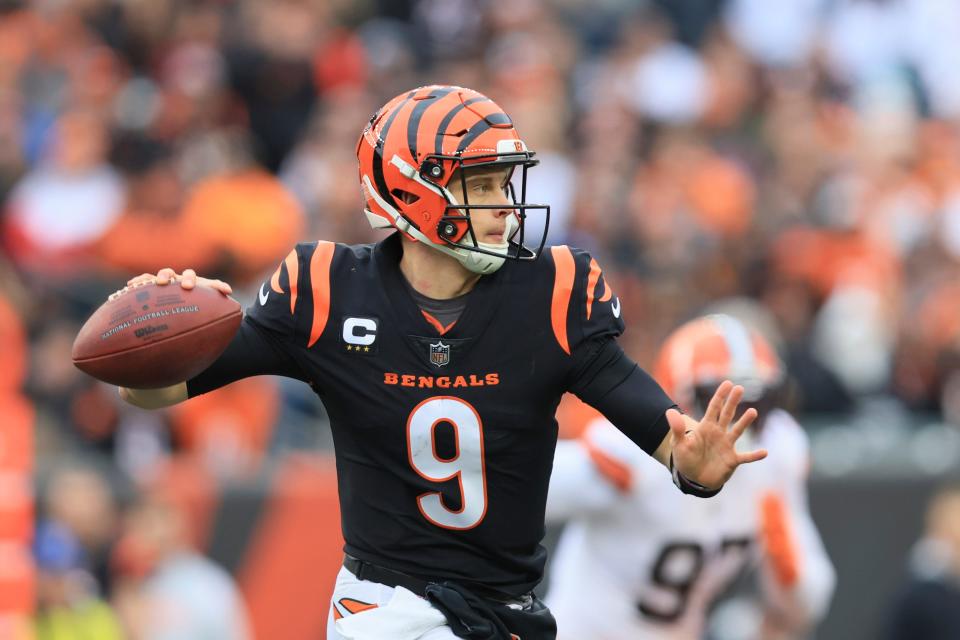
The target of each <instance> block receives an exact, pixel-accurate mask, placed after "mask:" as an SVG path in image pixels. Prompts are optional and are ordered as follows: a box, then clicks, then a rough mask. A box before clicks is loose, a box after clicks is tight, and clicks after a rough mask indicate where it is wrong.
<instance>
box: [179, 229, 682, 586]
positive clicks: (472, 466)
mask: <svg viewBox="0 0 960 640" xmlns="http://www.w3.org/2000/svg"><path fill="white" fill-rule="evenodd" d="M401 253H402V247H401V243H400V240H399V236H398V235H396V234H395V235H394V236H391V237H390V238H388V239H386V240H384V241H382V242H380V243H378V244H376V245H361V246H347V245H340V244H333V243H328V242H319V243H309V244H301V245H298V246H297V247H296V249H295V250H294V251H292V252H291V253H290V255H289V256H287V258H286V260H284V262H283V263H282V264H281V265H280V267H279V268H278V269H277V272H276V273H275V274H274V275H273V277H271V278H270V279H268V281H267V282H265V283H264V284H263V286H262V287H261V288H260V291H259V300H258V301H257V302H256V303H255V304H254V305H253V306H252V307H251V308H250V309H249V311H248V313H247V315H246V317H245V319H244V324H243V327H242V329H241V332H240V334H239V335H238V338H237V339H236V340H235V344H233V345H231V347H230V348H229V349H228V352H227V354H225V355H224V356H223V358H222V360H224V362H229V361H231V359H232V361H233V362H234V363H235V362H236V358H237V356H238V354H239V355H240V356H243V357H247V358H249V357H253V356H252V355H251V354H252V353H254V352H256V349H254V348H253V347H252V346H250V345H252V344H253V343H266V344H268V345H269V353H268V354H267V355H263V356H258V357H263V358H265V359H267V360H271V361H272V364H271V365H270V366H268V367H266V368H265V367H264V366H258V365H252V366H251V367H250V368H248V369H244V368H243V367H240V369H241V370H239V371H233V372H232V374H231V375H230V377H231V378H233V379H235V378H236V377H240V376H243V375H249V374H251V373H264V372H271V373H279V374H283V375H289V376H292V377H296V378H299V379H301V380H305V381H307V382H309V383H310V384H311V385H312V387H313V388H314V390H315V391H316V392H317V394H318V395H319V396H320V398H321V399H322V400H323V403H324V405H325V407H326V409H327V412H328V415H329V417H330V423H331V428H332V430H333V440H334V446H335V450H336V463H337V476H338V488H339V493H340V504H341V518H342V528H343V537H344V540H345V541H346V547H345V551H346V552H347V553H349V554H350V555H352V556H355V557H357V558H360V559H361V560H366V561H368V562H371V563H375V564H378V565H382V566H385V567H389V568H391V569H394V570H397V571H402V572H405V573H409V574H413V575H415V576H422V577H426V578H441V579H448V580H454V581H457V582H461V583H464V584H465V585H468V586H469V585H478V586H481V587H483V588H486V589H493V590H496V591H499V592H502V593H506V594H511V595H517V594H520V593H523V592H526V591H529V590H530V589H531V588H532V587H533V586H535V585H536V584H537V583H538V582H539V580H540V579H541V577H542V573H543V567H544V563H545V556H546V553H545V550H544V549H543V547H542V546H541V545H540V540H541V538H542V537H543V534H544V510H545V504H546V497H547V487H548V484H549V476H550V471H551V468H552V463H553V454H554V448H555V445H556V439H557V424H556V421H555V419H554V414H555V411H556V408H557V404H558V403H559V401H560V397H561V395H562V394H563V393H564V392H565V391H567V390H570V389H571V388H575V387H576V385H577V384H578V383H579V382H582V380H581V379H582V378H583V376H586V375H596V372H595V371H594V369H595V368H596V367H594V368H591V366H590V365H591V360H592V359H594V357H595V355H596V354H597V353H598V351H599V350H598V347H597V345H602V344H604V343H607V342H610V341H611V340H612V339H613V338H615V337H616V336H617V335H619V334H620V333H621V332H622V331H623V328H624V327H623V323H622V321H621V318H620V302H619V299H618V298H616V297H615V296H614V295H612V292H611V291H610V289H609V287H608V285H607V284H606V283H605V281H604V278H603V275H602V272H601V269H600V267H599V266H598V265H597V263H596V262H595V261H594V260H592V259H591V258H590V256H589V255H588V254H586V253H585V252H582V251H578V250H574V249H570V248H568V247H564V246H560V247H552V248H550V249H548V250H547V251H545V253H544V255H543V256H542V257H541V258H540V259H539V260H537V261H535V262H532V263H516V262H512V261H507V262H506V263H505V264H504V265H503V267H502V268H500V269H499V270H498V271H497V272H495V273H494V274H491V275H487V276H483V277H481V278H480V280H479V282H478V283H477V285H476V286H475V288H474V289H473V290H472V291H471V293H470V294H469V296H468V300H467V303H466V308H465V309H464V311H463V313H462V315H461V316H460V318H459V319H458V320H457V321H456V322H455V323H454V324H453V325H452V326H448V327H442V326H439V323H437V322H436V321H435V320H433V321H431V320H432V319H430V318H428V316H427V315H425V314H424V313H423V312H422V311H421V310H420V309H419V308H418V307H417V306H416V304H415V302H414V300H413V298H412V297H411V295H410V293H409V291H408V289H407V287H406V286H405V285H404V280H403V276H402V274H401V272H400V269H399V266H398V265H399V260H400V257H401ZM224 366H225V365H224V363H223V362H221V363H219V364H215V365H214V366H213V367H212V368H211V371H210V372H208V373H205V374H201V376H199V377H198V378H197V379H194V380H192V381H190V383H189V390H190V393H191V395H195V394H196V393H199V392H203V391H205V390H208V389H209V388H211V387H212V386H217V385H218V384H222V383H223V382H222V380H223V378H222V377H221V378H219V380H220V381H219V382H215V383H212V382H210V380H215V379H218V377H217V375H216V374H215V372H216V370H217V368H218V367H220V368H223V367H224ZM231 366H233V365H231ZM266 369H268V370H269V371H267V370H266ZM655 402H656V403H658V406H656V407H654V413H656V412H660V413H662V411H663V410H665V409H666V408H667V407H668V406H670V404H672V403H671V402H670V401H669V399H667V398H666V396H663V397H662V398H657V399H656V400H655ZM659 405H662V406H659ZM664 430H665V427H663V426H662V425H661V426H658V427H657V431H656V432H651V433H650V434H649V435H648V436H643V437H646V438H647V439H648V442H646V443H643V442H642V443H641V444H642V446H644V448H645V449H647V450H648V452H650V451H652V450H653V449H654V448H655V447H656V445H657V444H659V442H660V439H662V437H663V435H664V433H665V431H664Z"/></svg>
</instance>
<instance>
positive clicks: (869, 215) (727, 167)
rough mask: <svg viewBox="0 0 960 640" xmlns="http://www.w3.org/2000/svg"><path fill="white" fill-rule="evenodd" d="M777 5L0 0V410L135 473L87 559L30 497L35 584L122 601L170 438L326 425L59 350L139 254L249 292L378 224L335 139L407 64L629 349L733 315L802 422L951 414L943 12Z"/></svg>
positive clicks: (958, 116) (43, 443)
mask: <svg viewBox="0 0 960 640" xmlns="http://www.w3.org/2000/svg"><path fill="white" fill-rule="evenodd" d="M776 5H777V6H776V10H771V7H770V3H769V2H765V1H764V0H657V1H654V0H647V1H645V2H644V1H639V0H123V1H122V2H121V1H120V0H33V1H26V0H20V1H17V0H0V203H2V208H0V246H2V254H0V339H2V342H0V344H2V351H3V357H2V358H0V411H3V412H4V415H5V416H9V415H12V413H11V412H20V414H18V415H29V418H25V420H27V421H29V422H30V423H31V424H32V425H34V428H33V430H32V433H33V434H34V435H33V438H34V446H35V449H36V452H37V455H36V459H37V461H38V465H40V467H41V468H40V471H44V470H45V469H44V468H43V467H44V466H45V465H46V466H49V467H51V469H50V472H51V474H53V475H56V474H57V473H60V472H62V471H63V470H62V469H59V467H58V466H57V465H58V464H59V462H58V461H60V460H63V459H64V458H66V457H75V455H76V452H78V451H83V452H93V453H97V454H104V455H106V456H109V459H110V460H111V461H112V464H113V465H114V466H115V469H116V470H117V472H118V473H119V474H120V475H121V476H122V477H123V478H124V479H126V480H129V481H130V482H131V485H130V486H131V487H133V489H132V490H131V492H130V494H129V495H130V496H132V498H131V500H130V501H129V505H125V508H129V513H128V514H126V515H124V516H123V518H122V520H123V523H125V524H123V525H122V526H121V525H120V524H115V525H111V528H110V531H111V536H110V539H111V540H112V543H111V553H110V554H109V557H108V558H107V559H103V558H101V559H100V560H97V557H98V556H97V554H98V553H100V551H96V549H97V548H98V547H97V545H96V544H92V543H89V542H88V541H85V540H84V538H85V536H86V535H87V534H86V533H85V532H84V531H81V530H79V529H77V527H79V526H81V525H77V524H76V523H73V522H71V521H70V520H69V518H67V517H65V516H63V514H59V515H58V513H57V510H56V507H55V506H54V503H55V499H54V498H51V500H49V501H48V502H47V503H45V504H44V506H43V507H42V509H41V511H42V513H41V516H42V518H43V520H42V522H41V524H40V525H39V527H38V529H37V531H38V538H37V545H38V546H37V549H36V554H37V555H36V558H37V562H38V566H40V567H45V566H48V565H49V566H51V567H54V568H56V567H69V568H71V569H72V568H75V567H76V565H77V564H78V563H79V564H80V565H86V566H87V568H88V569H90V571H88V573H87V575H90V576H93V580H92V582H90V581H86V582H85V581H83V580H81V581H80V582H76V581H74V582H69V583H67V582H64V583H58V582H56V581H53V582H51V583H49V584H47V583H43V585H42V587H43V588H42V589H40V595H41V598H45V597H47V596H48V594H53V595H50V596H49V597H52V598H56V597H59V596H58V595H57V594H60V595H62V594H63V592H64V590H65V589H67V590H69V589H73V588H88V587H89V585H91V584H93V585H95V587H96V588H95V589H94V591H95V592H96V593H99V594H109V595H110V597H111V598H112V602H114V603H117V604H116V607H117V609H118V611H120V613H122V612H123V610H124V607H136V606H137V604H136V602H135V598H133V597H128V596H130V594H131V593H133V592H131V591H130V590H129V589H125V588H124V585H125V584H129V581H127V582H125V581H124V580H122V579H120V580H118V579H116V578H115V576H116V575H122V576H129V575H134V576H136V575H144V573H143V567H144V566H145V563H147V561H146V560H144V558H143V557H142V556H143V555H144V553H143V552H142V550H141V551H137V550H136V549H135V546H136V545H134V546H133V547H131V546H129V545H128V546H127V547H124V546H123V545H122V544H120V543H119V542H117V540H120V539H121V536H120V534H119V533H118V532H121V531H125V530H129V531H134V532H135V531H138V529H137V527H139V528H140V529H139V530H140V531H148V530H150V529H151V527H152V526H153V525H152V524H151V523H154V524H155V523H156V522H158V519H157V518H156V517H155V514H156V510H157V509H161V510H162V509H167V510H172V512H173V511H176V509H175V508H174V507H172V506H171V504H172V503H171V502H170V501H169V500H165V499H162V498H160V497H157V496H154V495H152V493H151V491H150V490H149V489H147V488H146V487H149V486H150V480H151V478H153V477H155V474H156V471H157V469H158V468H161V467H162V465H164V464H165V463H166V462H168V461H169V459H170V458H171V456H173V457H179V456H186V457H190V458H192V459H194V460H197V461H199V463H200V464H201V465H203V466H204V468H206V469H208V470H210V471H212V472H213V473H214V474H217V475H227V476H230V475H236V474H241V475H242V474H245V473H251V472H255V471H256V470H257V469H258V468H260V466H261V465H262V464H263V460H264V455H263V454H264V452H268V451H278V450H282V449H283V448H289V447H302V446H311V445H322V439H323V437H324V436H323V435H317V434H315V433H313V431H311V430H309V429H305V428H303V425H305V424H311V423H312V422H316V421H318V420H320V419H322V415H323V414H322V408H321V407H319V406H317V402H316V400H315V398H313V397H312V396H311V395H310V392H309V390H307V391H302V390H298V389H295V388H293V387H289V386H287V385H286V384H285V383H283V382H281V381H273V380H259V379H253V380H247V381H244V382H242V383H239V384H237V385H233V386H232V387H229V388H227V389H224V390H222V391H220V392H217V393H215V394H211V395H210V396H207V397H205V398H203V399H201V400H198V401H194V402H191V403H189V404H188V405H187V406H184V407H181V408H177V409H176V410H174V411H170V412H167V413H157V414H151V413H146V412H141V411H137V410H133V409H131V408H130V407H126V406H122V405H121V404H120V403H119V402H118V401H117V398H116V392H115V390H114V389H112V388H109V387H106V386H104V385H100V384H97V383H94V382H93V381H92V380H90V379H89V378H86V377H85V376H83V375H82V374H80V373H79V372H78V371H77V370H75V369H74V367H73V366H72V364H71V362H70V355H69V354H70V348H71V344H72V340H73V337H74V336H75V335H76V332H77V330H78V328H79V326H80V324H81V323H82V322H83V320H84V319H85V318H86V317H87V316H88V315H89V314H90V313H91V312H92V310H93V309H94V308H96V307H97V306H98V305H99V304H100V303H101V302H102V301H103V300H104V299H105V298H106V296H107V295H108V294H109V293H110V292H111V291H112V290H115V289H118V288H120V287H122V286H123V284H124V283H125V281H126V280H127V278H129V277H131V276H133V275H135V274H139V273H141V272H145V271H156V270H157V269H158V268H160V267H164V266H170V267H174V268H175V269H177V270H180V269H183V268H186V267H192V268H194V269H196V270H197V271H198V272H199V273H201V274H203V275H207V276H210V277H218V278H222V279H224V280H226V281H228V282H230V283H231V284H233V286H234V289H235V290H236V291H237V292H238V293H237V294H236V296H237V297H238V298H239V299H241V301H242V302H244V303H248V302H249V301H250V300H252V299H253V297H254V295H253V291H254V289H255V288H256V287H257V286H258V285H259V282H260V280H261V279H262V278H263V277H264V276H265V275H268V274H269V273H270V271H272V269H273V268H274V266H275V264H276V263H277V262H278V261H279V260H280V259H281V258H282V256H283V255H285V254H286V252H287V251H288V250H289V248H290V247H291V246H292V245H293V244H294V243H295V242H296V241H298V240H307V239H328V240H335V241H341V242H349V243H354V242H368V241H375V240H377V239H379V238H380V237H382V234H381V233H375V232H373V231H372V230H370V229H369V228H368V226H367V223H366V221H365V218H364V217H363V216H362V214H361V206H362V204H361V198H360V191H359V185H358V180H357V176H356V159H355V155H354V153H355V148H356V142H357V138H358V136H359V133H360V131H361V129H362V127H363V126H364V125H365V123H366V122H367V120H368V119H369V118H370V116H371V115H372V113H373V110H374V109H375V108H376V107H377V106H378V105H380V104H382V103H383V102H384V101H385V100H386V99H388V98H390V97H392V96H394V95H396V94H398V93H400V92H401V91H403V90H406V89H409V88H412V87H414V86H417V85H421V84H428V83H453V84H460V85H464V86H469V87H471V88H475V89H477V90H479V91H481V92H484V93H486V94H487V95H489V96H491V97H492V98H493V99H494V100H496V101H497V102H498V103H499V104H500V105H501V106H503V107H504V108H505V110H506V111H507V112H508V113H509V114H511V116H512V117H513V119H514V121H515V123H516V125H517V127H518V129H519V131H520V133H521V135H522V136H523V137H524V139H525V140H526V141H527V143H528V146H529V147H530V148H532V149H534V150H536V151H537V154H538V156H539V157H540V159H541V164H540V166H539V167H538V168H537V169H535V170H533V171H531V174H530V181H531V187H530V193H529V195H528V198H527V199H528V201H531V202H545V203H548V204H550V205H551V211H552V213H551V218H550V226H549V239H550V242H552V243H568V244H572V245H576V246H580V247H583V248H585V249H588V250H590V251H591V252H592V253H593V254H594V255H595V256H596V257H597V258H598V261H599V262H600V264H602V265H604V267H605V270H606V274H607V279H608V281H609V282H611V283H612V285H613V287H614V289H615V290H616V291H617V293H618V295H619V296H620V298H621V300H622V302H623V313H624V316H625V317H626V319H627V322H628V326H629V330H628V331H627V333H626V334H625V335H624V339H623V344H624V346H625V348H626V349H627V350H628V352H630V353H631V355H633V356H634V357H635V358H636V359H637V360H638V361H639V362H641V364H645V365H649V364H650V361H651V359H652V357H653V354H654V353H655V351H656V349H657V347H658V345H659V342H660V341H661V340H662V338H663V337H664V336H665V335H666V334H667V333H668V332H669V331H670V330H671V329H672V328H673V327H675V326H676V325H677V324H679V323H680V322H682V321H684V320H686V319H688V318H690V317H691V316H692V315H694V314H697V313H702V312H703V311H704V310H707V309H718V308H720V307H722V308H724V309H727V310H730V309H732V308H736V309H738V310H739V312H740V313H747V314H750V316H751V317H752V318H753V320H754V322H755V323H756V324H757V325H758V326H759V327H760V328H761V329H762V330H763V331H764V332H765V333H766V334H767V336H768V337H769V338H770V339H771V340H772V341H773V342H774V344H775V345H776V346H777V347H778V349H779V350H780V352H781V354H782V356H783V358H784V360H785V361H786V363H787V365H788V368H789V369H790V371H791V372H792V377H793V394H792V396H793V398H794V406H795V408H796V409H797V410H799V411H800V412H801V413H805V414H809V413H813V412H826V413H836V412H845V411H855V410H856V409H857V407H858V406H859V405H860V404H861V403H862V402H864V401H865V400H869V399H870V398H873V397H878V396H883V397H893V398H896V399H897V400H898V401H899V402H900V403H901V404H902V405H903V407H905V408H906V409H908V410H915V411H928V412H936V413H939V414H940V415H942V416H943V417H944V418H945V419H946V420H948V421H950V422H954V423H957V424H960V314H958V313H957V311H956V310H957V309H958V308H960V284H957V283H958V282H960V279H958V278H957V276H958V275H960V4H958V3H957V2H956V1H955V0H778V2H777V3H776ZM528 223H529V225H530V226H531V227H537V226H538V225H542V224H543V222H542V221H540V220H537V219H531V220H529V222H528ZM528 233H529V232H528ZM94 475H96V474H94ZM51 495H55V492H54V494H51ZM117 517H118V518H119V517H120V516H119V515H117ZM161 520H162V519H161ZM108 521H109V519H108V518H107V517H104V518H103V519H98V522H97V524H98V525H100V526H106V524H107V522H108ZM118 522H119V521H118ZM153 533H156V532H151V535H152V534H153ZM41 534H42V535H41ZM156 535H157V536H159V537H161V538H162V537H163V536H164V535H167V536H168V537H172V538H177V536H178V535H181V534H178V533H177V532H166V533H163V532H161V533H157V534H156ZM141 537H143V536H141ZM146 537H150V535H147V536H146ZM181 537H182V536H181ZM168 543H169V544H170V545H172V544H173V543H171V542H169V540H167V542H162V544H161V543H157V544H161V546H162V545H163V544H168ZM178 544H179V543H178ZM44 545H46V546H44ZM85 546H86V552H85V553H81V551H83V550H84V548H85ZM174 546H176V545H174ZM182 546H183V548H184V549H186V548H188V547H189V545H186V543H184V544H183V545H182ZM138 553H139V554H140V555H138ZM147 555H149V553H148V554H147ZM178 557H179V556H178ZM190 557H191V558H192V556H190ZM98 563H99V564H98ZM117 567H123V568H124V571H125V573H124V571H121V572H120V573H116V572H117V571H119V569H117ZM207 568H208V569H210V570H211V571H213V572H214V573H216V571H215V569H211V568H209V567H207ZM193 569H196V568H195V567H187V568H185V569H183V571H185V572H189V571H190V570H193ZM196 570H197V571H201V570H200V569H196ZM138 571H139V572H141V573H139V574H138V573H137V572H138ZM201 572H202V571H201ZM58 575H60V574H58ZM64 575H66V574H64ZM208 578H209V579H210V580H213V581H215V580H216V579H217V578H216V577H214V576H213V574H210V576H208ZM84 580H86V578H85V579H84ZM144 588H145V587H144ZM143 592H144V591H143V589H141V590H140V593H143ZM97 597H99V596H97ZM224 606H226V605H224ZM115 613H116V612H115ZM92 615H93V614H92ZM121 617H122V616H121ZM134 617H136V616H134ZM102 624H105V625H109V624H114V622H103V623H102ZM116 624H122V620H121V621H120V622H116ZM238 633H240V632H238ZM51 637H55V636H51ZM98 637H100V636H98ZM103 637H106V636H103ZM143 637H151V636H149V634H147V633H146V632H144V635H143ZM218 637H227V636H218Z"/></svg>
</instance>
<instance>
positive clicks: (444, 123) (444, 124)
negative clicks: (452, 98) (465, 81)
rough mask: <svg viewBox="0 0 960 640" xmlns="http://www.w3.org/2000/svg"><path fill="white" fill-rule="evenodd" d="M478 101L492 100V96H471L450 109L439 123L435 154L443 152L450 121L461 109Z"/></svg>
mask: <svg viewBox="0 0 960 640" xmlns="http://www.w3.org/2000/svg"><path fill="white" fill-rule="evenodd" d="M458 97H459V96H458ZM477 102H490V98H488V97H486V96H476V97H473V98H470V99H469V100H466V101H465V102H459V103H458V104H457V105H456V106H454V107H453V108H452V109H450V111H448V112H447V113H446V114H444V116H443V119H442V120H441V121H440V124H439V125H437V133H436V136H435V140H434V147H435V150H434V153H435V154H437V155H442V154H443V138H444V136H445V135H447V129H448V128H449V127H450V123H451V122H453V119H454V118H455V117H456V116H457V114H459V113H460V112H461V111H463V110H464V109H466V108H467V107H469V106H470V105H472V104H475V103H477Z"/></svg>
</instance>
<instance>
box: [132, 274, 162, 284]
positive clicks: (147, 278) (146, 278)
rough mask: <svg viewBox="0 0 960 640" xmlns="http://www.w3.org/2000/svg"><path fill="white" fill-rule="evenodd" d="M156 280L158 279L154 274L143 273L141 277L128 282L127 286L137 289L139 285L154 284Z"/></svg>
mask: <svg viewBox="0 0 960 640" xmlns="http://www.w3.org/2000/svg"><path fill="white" fill-rule="evenodd" d="M156 279H157V276H155V275H154V274H152V273H141V274H140V275H138V276H136V277H133V278H130V279H129V280H127V286H128V287H135V286H137V285H138V284H143V283H145V282H153V281H154V280H156Z"/></svg>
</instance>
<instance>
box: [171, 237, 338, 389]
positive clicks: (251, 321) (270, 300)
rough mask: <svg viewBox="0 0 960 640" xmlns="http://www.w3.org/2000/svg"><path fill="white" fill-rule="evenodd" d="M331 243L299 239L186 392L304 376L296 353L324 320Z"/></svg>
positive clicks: (316, 333)
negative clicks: (251, 379)
mask: <svg viewBox="0 0 960 640" xmlns="http://www.w3.org/2000/svg"><path fill="white" fill-rule="evenodd" d="M334 251H335V245H334V244H333V243H330V242H313V243H303V244H298V245H297V246H296V247H294V248H293V250H291V251H290V253H288V254H287V256H286V257H285V258H284V259H283V261H281V262H280V264H279V265H278V266H277V268H276V270H275V271H274V272H273V274H272V275H271V276H270V277H269V278H267V279H266V280H265V281H264V282H263V283H261V285H260V288H259V289H258V290H257V294H256V298H255V300H254V301H253V303H252V304H251V305H250V306H249V307H248V308H247V310H246V314H245V316H244V319H243V323H242V324H241V326H240V330H239V331H238V332H237V335H236V336H235V337H234V339H233V341H231V343H230V345H229V346H228V347H227V349H226V351H224V353H223V354H221V356H220V357H219V358H218V359H217V360H216V361H215V362H214V363H213V364H212V365H211V366H210V367H209V368H207V369H206V370H205V371H203V372H202V373H200V374H199V375H198V376H196V377H195V378H193V379H191V380H188V381H187V391H188V394H189V395H190V397H193V396H196V395H199V394H202V393H206V392H208V391H212V390H214V389H217V388H219V387H222V386H224V385H227V384H229V383H231V382H234V381H236V380H240V379H241V378H247V377H251V376H255V375H281V376H287V377H291V378H296V379H298V380H304V381H308V382H309V380H308V379H307V376H306V374H305V372H304V370H303V368H302V367H301V366H300V361H301V358H300V354H301V352H302V351H303V350H304V349H307V348H310V347H311V346H313V343H315V342H316V341H317V339H318V338H319V336H320V334H321V333H322V332H323V329H324V327H325V326H326V320H327V315H328V312H329V306H330V265H331V263H332V260H333V255H334Z"/></svg>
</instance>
